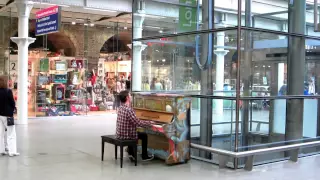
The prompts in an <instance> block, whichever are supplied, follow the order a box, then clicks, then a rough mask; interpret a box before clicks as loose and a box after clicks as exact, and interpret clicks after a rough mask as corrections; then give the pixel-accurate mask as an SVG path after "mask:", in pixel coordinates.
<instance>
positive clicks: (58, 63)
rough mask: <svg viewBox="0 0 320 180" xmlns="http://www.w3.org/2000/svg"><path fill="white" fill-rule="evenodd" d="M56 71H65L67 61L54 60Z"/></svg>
mask: <svg viewBox="0 0 320 180" xmlns="http://www.w3.org/2000/svg"><path fill="white" fill-rule="evenodd" d="M55 66H56V69H55V70H56V71H66V70H67V69H68V68H67V62H66V61H56V62H55Z"/></svg>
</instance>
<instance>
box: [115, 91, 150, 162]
mask: <svg viewBox="0 0 320 180" xmlns="http://www.w3.org/2000/svg"><path fill="white" fill-rule="evenodd" d="M119 99H120V103H121V105H120V107H119V109H118V117H117V130H116V136H117V138H118V139H137V140H138V139H140V140H141V141H142V160H143V161H149V160H152V159H153V158H154V157H153V156H149V155H148V150H147V148H148V136H147V134H145V133H140V132H137V127H147V128H148V127H152V123H151V122H148V121H141V120H139V119H138V118H137V116H136V114H135V112H134V110H133V109H132V107H131V96H130V94H129V92H128V91H121V92H120V94H119ZM128 154H129V157H130V159H131V160H134V149H133V148H132V147H128Z"/></svg>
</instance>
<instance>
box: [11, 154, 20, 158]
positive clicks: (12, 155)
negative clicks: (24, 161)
mask: <svg viewBox="0 0 320 180" xmlns="http://www.w3.org/2000/svg"><path fill="white" fill-rule="evenodd" d="M14 156H20V153H9V157H14Z"/></svg>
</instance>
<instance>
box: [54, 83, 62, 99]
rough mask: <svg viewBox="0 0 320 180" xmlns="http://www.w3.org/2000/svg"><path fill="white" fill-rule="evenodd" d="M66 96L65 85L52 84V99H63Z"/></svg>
mask: <svg viewBox="0 0 320 180" xmlns="http://www.w3.org/2000/svg"><path fill="white" fill-rule="evenodd" d="M64 98H65V86H64V85H62V84H54V85H53V86H52V99H53V100H55V101H62V100H64Z"/></svg>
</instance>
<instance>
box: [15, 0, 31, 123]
mask: <svg viewBox="0 0 320 180" xmlns="http://www.w3.org/2000/svg"><path fill="white" fill-rule="evenodd" d="M15 3H16V6H17V9H18V18H19V25H18V35H19V37H12V38H11V40H12V41H13V42H15V43H16V44H17V45H18V122H17V124H23V125H27V124H28V47H29V44H31V43H33V42H34V41H35V38H30V37H29V15H30V11H31V9H32V7H33V2H32V1H28V0H16V2H15Z"/></svg>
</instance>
